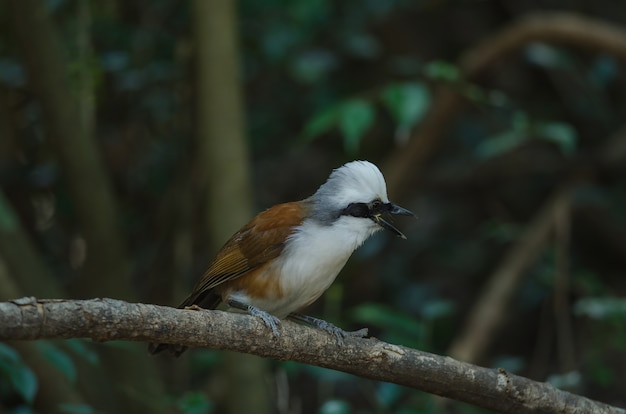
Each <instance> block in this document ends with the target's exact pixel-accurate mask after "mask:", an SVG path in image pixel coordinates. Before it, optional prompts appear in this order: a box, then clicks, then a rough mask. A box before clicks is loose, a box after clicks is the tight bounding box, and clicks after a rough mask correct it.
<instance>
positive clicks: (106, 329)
mask: <svg viewBox="0 0 626 414" xmlns="http://www.w3.org/2000/svg"><path fill="white" fill-rule="evenodd" d="M45 338H91V339H93V340H95V341H110V340H130V341H150V342H169V343H181V344H184V345H186V346H190V347H209V348H213V349H228V350H232V351H237V352H245V353H250V354H254V355H258V356H262V357H268V358H273V359H278V360H293V361H299V362H303V363H307V364H312V365H317V366H321V367H326V368H332V369H336V370H340V371H344V372H347V373H351V374H354V375H357V376H360V377H364V378H370V379H374V380H378V381H387V382H393V383H396V384H400V385H404V386H407V387H412V388H416V389H419V390H422V391H426V392H429V393H433V394H436V395H440V396H444V397H448V398H452V399H455V400H459V401H464V402H467V403H470V404H474V405H477V406H479V407H483V408H487V409H491V410H495V411H498V412H502V413H560V414H564V413H572V414H573V413H622V414H623V413H626V410H624V409H622V408H618V407H613V406H610V405H607V404H604V403H600V402H596V401H593V400H590V399H588V398H585V397H582V396H577V395H574V394H571V393H568V392H565V391H562V390H559V389H556V388H554V387H553V386H552V385H550V384H547V383H540V382H535V381H531V380H529V379H526V378H523V377H520V376H517V375H513V374H510V373H508V372H506V371H505V370H503V369H487V368H481V367H478V366H475V365H471V364H468V363H464V362H460V361H456V360H454V359H452V358H449V357H445V356H439V355H434V354H429V353H426V352H422V351H418V350H415V349H410V348H406V347H403V346H398V345H392V344H389V343H385V342H382V341H379V340H377V339H375V338H369V339H361V338H347V339H346V341H345V345H344V346H343V347H340V346H339V345H338V343H337V340H336V339H335V338H334V337H333V336H331V335H328V334H327V333H325V332H322V331H319V330H316V329H312V328H309V327H305V326H301V325H298V324H295V323H292V322H289V321H285V322H284V323H283V324H282V327H281V334H280V336H278V337H276V336H274V335H273V334H272V332H271V331H269V330H268V329H266V327H265V325H264V324H263V322H262V321H260V320H259V319H257V318H254V317H251V316H249V315H242V314H233V313H228V312H222V311H202V310H201V311H195V310H180V309H173V308H168V307H162V306H156V305H147V304H138V303H127V302H123V301H119V300H113V299H92V300H82V301H69V300H36V299H35V298H22V299H18V300H14V301H11V302H2V303H0V340H9V339H11V340H36V339H45Z"/></svg>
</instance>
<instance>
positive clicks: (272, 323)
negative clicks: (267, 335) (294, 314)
mask: <svg viewBox="0 0 626 414" xmlns="http://www.w3.org/2000/svg"><path fill="white" fill-rule="evenodd" d="M248 313H249V314H250V315H253V316H257V317H259V318H261V320H262V321H263V323H264V324H265V326H267V327H268V328H270V329H271V330H272V332H273V333H274V336H280V332H279V331H278V327H279V326H280V319H278V318H277V317H276V316H274V315H272V314H269V313H267V312H265V311H262V310H261V309H259V308H257V307H255V306H252V305H250V306H248Z"/></svg>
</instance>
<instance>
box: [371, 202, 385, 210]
mask: <svg viewBox="0 0 626 414" xmlns="http://www.w3.org/2000/svg"><path fill="white" fill-rule="evenodd" d="M370 205H371V207H372V211H377V210H380V209H381V207H382V206H383V202H382V201H380V200H374V201H372V203H371V204H370Z"/></svg>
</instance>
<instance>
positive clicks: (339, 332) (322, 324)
mask: <svg viewBox="0 0 626 414" xmlns="http://www.w3.org/2000/svg"><path fill="white" fill-rule="evenodd" d="M317 321H318V322H316V324H315V326H316V327H317V328H319V329H321V330H323V331H326V332H328V333H330V334H331V335H334V336H335V338H336V339H337V342H338V343H339V346H344V345H345V341H344V339H345V338H347V337H349V336H352V337H355V338H364V337H366V336H367V332H368V331H367V328H363V329H359V330H358V331H344V330H343V329H341V328H339V327H338V326H335V325H333V324H332V323H330V322H327V321H325V320H323V319H317Z"/></svg>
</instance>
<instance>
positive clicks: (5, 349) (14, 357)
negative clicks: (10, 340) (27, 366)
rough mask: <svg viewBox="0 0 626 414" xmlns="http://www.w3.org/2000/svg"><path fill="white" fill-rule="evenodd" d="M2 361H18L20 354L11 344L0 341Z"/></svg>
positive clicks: (0, 357) (0, 359) (0, 358)
mask: <svg viewBox="0 0 626 414" xmlns="http://www.w3.org/2000/svg"><path fill="white" fill-rule="evenodd" d="M0 361H5V362H11V363H18V362H20V354H18V353H17V351H16V350H15V349H13V348H11V347H10V346H9V345H7V344H4V343H2V342H0Z"/></svg>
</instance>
